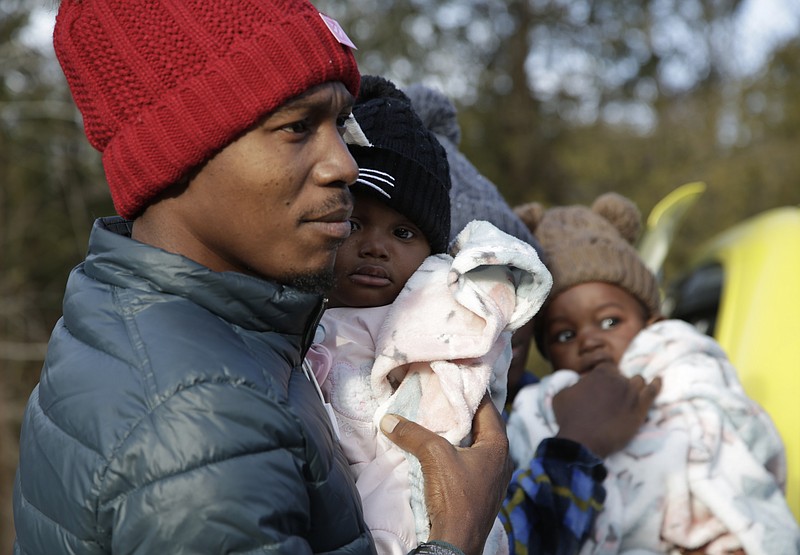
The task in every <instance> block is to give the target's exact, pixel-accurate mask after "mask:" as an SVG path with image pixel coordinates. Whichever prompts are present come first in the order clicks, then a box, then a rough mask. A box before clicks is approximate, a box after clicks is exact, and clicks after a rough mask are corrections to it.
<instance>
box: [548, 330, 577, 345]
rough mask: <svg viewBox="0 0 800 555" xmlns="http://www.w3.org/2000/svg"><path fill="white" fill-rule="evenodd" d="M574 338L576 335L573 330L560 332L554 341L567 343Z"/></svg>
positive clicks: (554, 337)
mask: <svg viewBox="0 0 800 555" xmlns="http://www.w3.org/2000/svg"><path fill="white" fill-rule="evenodd" d="M573 337H575V333H574V332H573V331H572V330H564V331H560V332H558V333H557V334H555V335H554V336H553V340H554V341H555V342H556V343H566V342H567V341H569V340H570V339H572V338H573Z"/></svg>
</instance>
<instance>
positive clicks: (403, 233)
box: [394, 227, 416, 240]
mask: <svg viewBox="0 0 800 555" xmlns="http://www.w3.org/2000/svg"><path fill="white" fill-rule="evenodd" d="M394 234H395V235H396V236H397V237H399V238H400V239H405V240H409V239H413V238H414V236H415V235H416V233H414V232H413V231H411V230H410V229H408V228H407V227H398V228H397V229H395V230H394Z"/></svg>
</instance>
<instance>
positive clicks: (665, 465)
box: [508, 193, 800, 555]
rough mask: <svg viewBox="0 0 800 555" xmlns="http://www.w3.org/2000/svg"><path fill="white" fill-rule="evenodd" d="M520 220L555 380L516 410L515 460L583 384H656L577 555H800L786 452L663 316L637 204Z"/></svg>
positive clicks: (540, 332)
mask: <svg viewBox="0 0 800 555" xmlns="http://www.w3.org/2000/svg"><path fill="white" fill-rule="evenodd" d="M517 213H518V214H520V216H521V217H522V218H523V220H525V221H526V223H527V224H528V226H529V228H530V229H531V231H532V232H533V233H534V235H535V236H536V238H537V239H538V240H539V243H540V244H541V246H542V249H543V250H544V253H545V258H546V260H547V261H548V268H549V269H550V271H551V272H552V275H553V290H552V292H551V295H550V297H549V298H548V300H547V303H546V305H545V306H544V307H543V308H542V311H541V313H540V314H539V315H538V316H537V317H536V319H535V327H534V330H535V332H534V336H535V339H536V343H537V346H538V347H539V350H540V351H541V353H542V355H543V356H544V357H545V358H547V359H549V361H550V363H551V364H552V367H553V369H555V370H556V371H555V373H553V374H552V375H550V376H547V377H545V378H544V379H543V380H542V381H541V382H540V383H539V384H536V385H531V386H527V387H525V388H523V389H522V390H521V391H520V393H519V394H518V395H517V397H516V399H515V401H514V407H513V410H512V413H511V417H510V419H509V423H508V434H509V442H510V445H511V455H512V458H513V459H514V461H515V462H516V463H517V464H522V463H524V462H525V461H527V460H528V459H529V458H530V455H531V453H532V450H533V449H534V448H535V446H536V445H537V444H538V442H539V441H540V440H541V439H542V438H543V437H549V436H552V435H553V434H555V433H556V432H557V431H558V426H557V424H556V419H555V417H554V415H553V409H552V400H553V397H554V396H555V394H556V393H558V392H559V391H561V390H562V389H564V388H565V387H567V386H569V385H572V384H574V383H575V382H576V381H577V380H579V379H580V378H581V376H582V375H585V374H587V373H589V372H592V371H594V370H596V369H598V368H601V367H605V368H609V367H610V368H614V369H618V370H619V371H620V372H622V373H623V374H625V375H626V376H629V377H630V376H635V375H641V376H642V377H644V378H645V379H647V380H651V379H655V378H657V377H660V378H661V380H662V389H661V392H660V394H659V396H658V397H657V398H656V401H655V403H654V405H653V408H652V409H651V411H650V414H649V418H648V421H647V422H646V423H645V424H644V426H643V427H642V428H641V430H640V431H639V433H638V434H637V436H636V437H635V438H634V439H633V440H632V441H631V442H630V443H629V444H628V445H627V447H626V448H625V449H623V450H622V451H620V452H617V453H614V454H613V455H611V456H609V457H607V458H606V460H605V464H606V467H607V469H608V475H607V478H606V480H605V482H604V485H605V487H606V490H607V498H606V502H605V509H604V510H603V512H601V513H600V515H599V516H598V519H597V522H596V523H595V527H594V533H593V536H592V538H591V539H590V540H589V541H588V542H587V543H585V544H584V546H583V549H582V551H581V553H582V554H612V553H637V554H647V553H709V554H717V553H719V554H722V553H745V552H746V553H747V554H748V555H754V554H764V555H767V554H774V553H785V554H789V553H792V554H796V553H798V552H800V532H799V530H798V526H797V523H796V521H795V519H794V517H793V516H792V514H791V512H790V510H789V508H788V506H787V504H786V500H785V498H784V496H783V491H782V488H783V486H784V482H785V478H786V466H785V456H784V450H783V444H782V441H781V439H780V437H779V435H778V433H777V431H776V429H775V427H774V425H773V423H772V421H771V420H770V418H769V417H768V415H767V414H766V413H765V412H764V411H763V410H762V409H761V408H760V407H759V406H758V405H757V404H756V403H755V402H754V401H752V400H751V399H749V398H748V397H747V395H746V394H745V392H744V391H743V389H742V386H741V384H740V383H739V380H738V378H737V376H736V371H735V369H734V368H733V367H732V366H731V364H730V362H729V361H728V359H727V358H726V356H725V353H724V352H723V351H722V349H721V348H720V347H719V345H718V344H717V343H716V342H715V341H714V340H713V339H712V338H710V337H708V336H706V335H703V334H701V333H700V332H698V331H697V330H695V328H693V327H692V326H691V325H689V324H687V323H685V322H681V321H677V320H664V319H663V318H662V317H661V315H660V311H659V305H660V302H659V291H658V284H657V282H656V279H655V276H654V275H653V274H652V273H651V272H650V271H649V270H648V269H647V268H646V267H645V265H644V264H643V262H642V261H641V259H640V258H639V256H638V254H637V252H636V250H635V249H634V248H633V242H634V241H635V239H636V237H637V235H638V233H639V229H640V226H641V219H640V215H639V211H638V209H637V208H636V206H635V205H634V204H633V203H632V202H630V201H629V200H628V199H626V198H624V197H622V196H620V195H617V194H614V193H608V194H605V195H602V196H601V197H599V198H598V199H597V200H596V201H595V202H594V204H593V205H592V207H591V208H588V207H584V206H567V207H557V208H553V209H550V210H547V211H545V210H544V209H543V208H542V207H541V206H540V205H538V204H530V205H525V206H523V207H518V209H517Z"/></svg>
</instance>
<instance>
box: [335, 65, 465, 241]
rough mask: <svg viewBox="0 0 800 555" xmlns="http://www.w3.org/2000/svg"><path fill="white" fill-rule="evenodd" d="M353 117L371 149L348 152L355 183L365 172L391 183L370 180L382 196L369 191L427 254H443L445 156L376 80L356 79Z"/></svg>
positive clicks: (389, 87)
mask: <svg viewBox="0 0 800 555" xmlns="http://www.w3.org/2000/svg"><path fill="white" fill-rule="evenodd" d="M353 115H354V116H355V118H356V120H357V121H358V124H359V125H360V126H361V129H362V130H363V131H364V134H365V135H366V136H367V138H368V139H369V141H370V143H372V145H373V146H372V147H361V146H353V145H351V146H350V152H351V153H352V154H353V158H355V160H356V162H358V166H359V168H360V171H359V181H362V180H366V179H367V178H368V173H369V172H368V171H366V170H379V171H382V172H386V173H388V174H390V175H391V176H393V177H394V179H395V181H394V186H391V185H390V184H388V183H385V182H382V181H381V180H376V179H370V180H369V181H370V182H371V183H373V184H374V185H375V186H378V187H380V188H381V189H382V190H383V193H378V192H376V191H375V190H374V189H372V188H369V187H366V186H364V185H363V184H361V183H356V185H355V187H356V188H357V189H359V190H364V191H370V192H371V194H375V195H376V196H377V197H378V198H380V199H381V200H383V201H384V202H385V203H386V204H388V205H389V206H390V207H392V208H393V209H395V210H397V211H398V212H400V213H401V214H403V215H404V216H406V217H407V218H408V219H409V220H411V221H412V222H414V224H416V225H417V227H419V228H420V230H421V231H422V233H423V234H424V235H425V237H426V238H427V239H428V243H429V244H430V247H431V251H432V252H433V253H442V252H445V251H446V250H447V245H448V243H449V234H450V196H449V194H450V169H449V166H448V163H447V153H446V152H445V150H444V148H442V145H441V144H439V141H438V140H437V139H436V137H435V136H434V135H433V133H431V132H430V131H428V130H427V129H426V128H425V125H424V124H423V123H422V121H421V120H420V119H419V117H418V116H417V114H416V113H415V112H414V110H413V108H412V107H411V102H410V101H409V100H408V97H406V95H405V94H404V93H402V92H401V91H400V90H398V89H397V88H396V87H395V86H394V85H393V84H392V83H391V82H389V81H387V80H385V79H383V78H380V77H376V76H370V75H365V76H364V77H363V79H362V84H361V91H360V92H359V97H358V100H357V101H356V105H355V106H354V107H353ZM362 174H363V175H362Z"/></svg>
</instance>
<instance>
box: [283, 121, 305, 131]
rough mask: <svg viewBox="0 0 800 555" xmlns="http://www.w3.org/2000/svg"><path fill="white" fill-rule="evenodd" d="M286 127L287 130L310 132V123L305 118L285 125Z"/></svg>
mask: <svg viewBox="0 0 800 555" xmlns="http://www.w3.org/2000/svg"><path fill="white" fill-rule="evenodd" d="M284 129H286V130H287V131H291V132H292V133H299V134H302V133H307V132H308V130H309V125H308V122H307V121H305V120H302V121H294V122H292V123H289V124H287V125H284Z"/></svg>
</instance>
